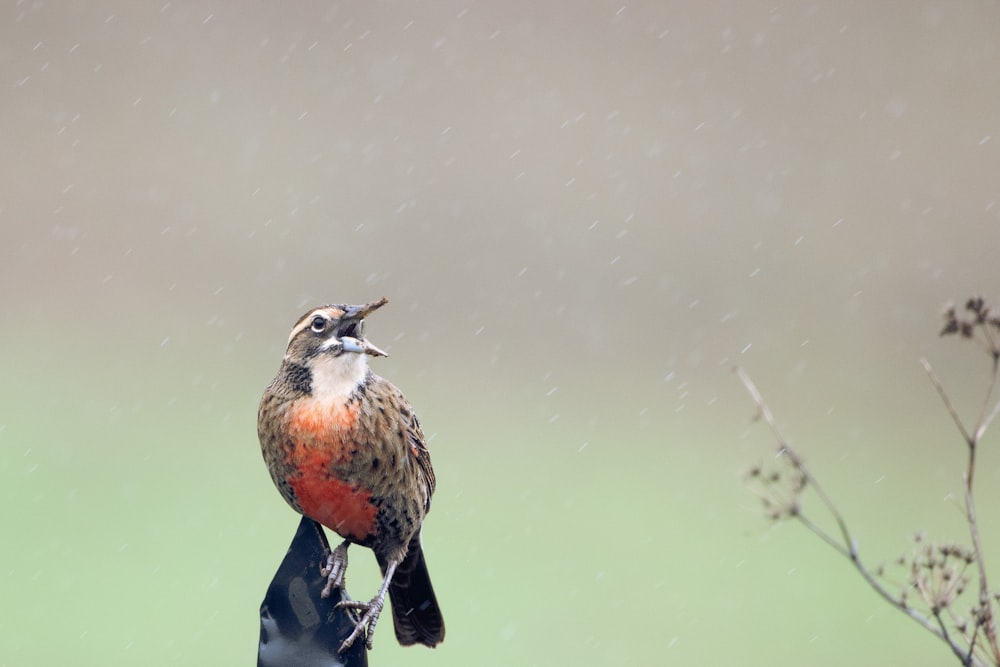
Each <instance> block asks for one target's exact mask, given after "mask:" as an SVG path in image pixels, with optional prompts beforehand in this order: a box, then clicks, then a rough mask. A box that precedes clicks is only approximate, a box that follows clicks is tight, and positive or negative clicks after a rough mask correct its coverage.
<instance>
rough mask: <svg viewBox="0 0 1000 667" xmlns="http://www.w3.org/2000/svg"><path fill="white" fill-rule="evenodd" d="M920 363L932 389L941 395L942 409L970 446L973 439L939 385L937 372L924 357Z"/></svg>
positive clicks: (973, 441)
mask: <svg viewBox="0 0 1000 667" xmlns="http://www.w3.org/2000/svg"><path fill="white" fill-rule="evenodd" d="M920 363H921V364H923V366H924V370H925V371H927V375H928V376H930V378H931V384H933V385H934V389H936V390H937V393H938V396H940V397H941V402H942V403H944V409H945V410H947V411H948V414H949V415H950V416H951V420H952V421H953V422H955V426H957V427H958V430H959V432H960V433H961V434H962V439H963V440H965V444H967V445H969V446H970V447H972V446H973V443H975V440H973V439H972V436H970V435H969V432H968V431H966V430H965V425H964V424H963V423H962V419H961V418H960V417H959V416H958V413H957V412H955V406H953V405H952V404H951V399H950V398H948V394H947V393H946V392H945V390H944V387H943V386H942V385H941V381H940V380H939V379H938V376H937V374H936V373H935V372H934V369H933V368H932V367H931V362H929V361H927V359H926V358H924V357H921V358H920Z"/></svg>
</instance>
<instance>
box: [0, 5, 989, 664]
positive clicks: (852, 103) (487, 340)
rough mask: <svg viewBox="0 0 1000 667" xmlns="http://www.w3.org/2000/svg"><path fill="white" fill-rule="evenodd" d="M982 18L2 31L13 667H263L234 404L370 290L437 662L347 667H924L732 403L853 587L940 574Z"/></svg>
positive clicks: (62, 18)
mask: <svg viewBox="0 0 1000 667" xmlns="http://www.w3.org/2000/svg"><path fill="white" fill-rule="evenodd" d="M998 14H1000V12H998V9H997V8H996V7H995V6H993V5H988V4H987V5H984V4H982V3H977V2H924V3H912V4H898V3H897V4H895V5H892V6H890V5H889V4H886V3H876V4H874V5H873V4H870V3H835V2H805V3H791V4H789V5H775V4H774V3H772V2H756V1H751V2H745V1H731V2H714V3H701V4H696V3H687V2H659V1H656V0H646V1H641V2H634V3H627V4H623V3H621V2H620V1H619V2H601V1H598V2H587V3H581V4H572V5H571V4H569V3H535V2H526V1H515V2H506V3H483V2H480V3H467V2H425V3H406V2H371V3H367V2H366V3H361V2H358V3H239V2H229V3H218V2H195V3H190V2H159V3H130V2H123V1H118V2H73V3H46V2H37V3H35V2H24V3H8V4H7V5H6V6H5V7H3V8H2V9H0V81H2V85H3V90H4V93H3V97H2V103H0V122H2V127H3V131H2V132H0V183H2V185H0V252H2V253H3V254H2V258H3V259H2V261H0V280H2V282H0V289H2V290H3V292H2V294H3V298H2V300H0V327H2V330H0V331H2V335H3V342H4V344H3V346H2V348H0V364H2V369H3V370H2V375H3V382H2V383H0V392H2V395H0V405H2V406H3V407H2V409H0V502H2V507H3V517H4V527H5V530H4V543H5V547H4V548H3V556H2V557H0V599H2V600H3V602H2V604H0V665H57V664H76V665H106V664H141V665H178V664H226V665H250V664H253V663H254V660H255V656H256V646H257V633H258V616H257V611H258V605H259V603H260V600H261V598H262V597H263V594H264V592H265V590H266V587H267V584H268V582H269V581H270V577H271V575H272V574H273V572H274V569H275V568H276V567H277V565H278V563H279V562H280V560H281V558H282V556H283V554H284V552H285V549H286V546H287V544H288V541H289V540H290V539H291V537H292V535H293V533H294V530H295V527H296V523H297V517H296V516H295V515H294V514H293V513H292V512H291V510H289V509H288V507H287V506H286V505H285V503H284V502H283V501H282V500H281V498H280V497H279V496H278V494H277V492H276V491H275V490H274V489H273V487H272V485H271V482H270V479H269V478H268V475H267V472H266V470H265V468H264V466H263V464H262V461H261V459H260V453H259V447H258V444H257V436H256V425H255V424H256V410H257V401H258V399H259V396H260V394H261V392H262V390H263V388H264V386H265V385H266V384H267V382H268V381H269V380H270V379H271V377H272V376H273V374H274V372H275V370H276V369H277V366H278V363H279V360H280V358H281V355H282V353H283V351H284V344H285V339H286V335H287V331H288V329H289V327H290V326H291V324H292V322H293V321H294V320H295V318H297V317H298V316H299V315H300V314H301V313H302V312H303V311H305V310H306V309H308V308H310V307H312V306H314V305H317V304H320V303H327V302H362V301H366V300H371V299H376V298H379V297H381V296H386V297H388V298H389V300H390V305H389V306H388V307H386V308H385V309H383V310H382V311H380V312H379V313H378V314H377V316H375V317H373V318H372V319H371V320H370V321H369V322H368V327H367V331H368V334H369V337H370V338H371V339H372V340H373V341H374V342H375V343H376V344H377V345H379V346H381V347H383V348H385V349H387V350H388V351H389V352H390V353H391V356H390V357H389V358H388V359H380V360H377V361H376V362H375V366H376V370H377V371H378V372H379V373H381V374H383V375H385V376H387V377H388V378H390V379H391V380H393V381H394V382H395V383H396V384H398V385H399V386H400V387H402V388H403V390H404V391H405V392H406V393H407V395H408V397H409V398H410V399H411V401H412V402H413V404H414V405H415V407H416V408H417V411H418V413H419V414H420V416H421V419H422V422H423V424H424V427H425V430H426V431H427V433H428V435H429V437H430V443H429V444H430V447H431V451H432V453H433V458H434V464H435V469H436V471H437V473H438V480H439V484H438V491H437V495H436V496H435V499H434V507H433V511H432V512H431V515H430V518H429V520H428V522H427V524H426V526H425V530H424V542H425V545H426V550H427V556H428V560H429V563H430V567H431V571H432V574H433V577H434V583H435V586H436V588H437V590H438V592H439V596H440V598H441V603H442V607H443V609H444V613H445V618H446V622H447V627H448V636H447V640H446V641H445V643H444V644H443V645H442V646H441V647H440V648H438V649H437V650H435V651H428V650H423V649H420V648H411V649H401V648H399V647H398V646H396V645H395V642H394V641H393V638H392V634H391V630H390V629H389V626H385V627H384V628H383V629H382V630H381V633H380V635H378V636H377V637H376V647H375V650H374V652H373V653H372V655H371V664H373V665H381V664H403V663H406V664H414V665H418V664H419V665H432V664H433V665H460V664H490V665H500V664H591V663H597V662H601V663H609V664H672V665H688V664H691V665H695V664H751V665H758V664H760V665H764V664H766V665H786V664H788V665H793V664H794V665H799V664H810V665H838V666H839V665H844V664H871V665H875V664H909V665H940V664H947V663H948V662H949V661H950V660H952V657H951V656H950V654H949V653H948V652H947V650H946V648H945V647H944V646H943V645H941V644H939V643H937V642H936V640H934V639H933V638H931V637H930V636H928V635H927V634H926V633H924V632H923V631H922V630H920V629H919V628H918V627H917V626H916V625H915V624H913V623H912V622H911V621H909V620H908V619H906V618H904V617H902V616H901V615H900V614H898V613H896V612H894V611H893V610H892V609H890V608H889V607H888V606H887V605H886V604H884V603H883V602H882V601H880V600H879V599H877V598H876V597H875V595H874V594H873V593H872V592H871V591H870V590H868V589H867V588H866V587H865V586H864V585H863V584H862V582H861V581H860V579H858V578H857V577H856V576H855V575H854V574H853V573H852V572H851V571H850V569H849V566H848V565H847V563H846V562H842V561H841V560H839V559H838V557H837V556H836V555H835V554H834V553H833V552H832V551H830V550H829V549H828V548H826V547H824V546H823V545H822V544H820V543H819V542H818V541H817V540H816V539H814V538H812V537H811V536H809V535H808V534H807V533H806V532H805V531H804V530H802V529H800V528H798V527H796V526H793V525H788V526H784V525H779V526H777V527H771V526H769V525H768V524H767V522H766V521H765V520H764V519H763V517H762V516H761V514H760V512H759V511H758V507H757V503H756V502H755V499H754V498H753V496H752V495H751V494H750V493H749V492H748V491H747V490H746V489H745V488H744V486H743V484H742V482H741V474H742V473H743V471H744V470H745V469H746V468H747V467H748V466H749V465H751V464H753V463H756V462H760V461H763V460H767V459H768V458H769V457H770V455H771V441H770V439H769V436H768V434H767V432H766V430H765V429H764V427H763V426H762V425H760V424H754V423H752V421H751V418H752V416H753V412H754V411H753V405H752V403H751V401H750V399H749V398H748V397H747V395H746V394H745V392H744V391H743V389H742V387H741V386H740V384H739V382H738V380H737V379H736V377H735V376H734V375H733V374H732V372H731V368H732V366H733V365H734V364H736V363H738V364H741V365H744V366H745V367H746V368H747V369H748V370H749V372H750V373H751V374H752V375H753V377H754V378H755V379H756V380H757V382H758V384H759V385H760V387H761V389H762V391H764V393H765V395H766V396H767V398H768V399H769V401H770V403H771V405H772V407H773V408H774V410H775V411H776V413H777V414H778V416H779V420H780V421H781V423H782V425H783V426H784V428H785V429H786V433H787V435H789V436H790V437H791V438H792V439H793V441H794V442H796V443H797V444H798V446H799V448H800V449H801V451H802V453H803V454H804V455H805V456H806V458H807V460H808V461H809V463H810V465H812V467H813V470H814V472H815V473H816V474H817V475H819V476H820V478H821V479H823V480H824V481H825V482H826V485H827V488H828V491H829V492H830V493H831V494H832V495H833V496H834V497H836V498H837V499H838V500H839V502H840V505H841V508H842V510H843V512H844V514H845V515H846V516H847V518H848V519H849V520H850V521H851V523H852V525H853V527H854V528H855V530H856V532H857V537H858V539H859V541H860V544H861V549H862V553H863V555H864V556H866V557H867V558H868V559H869V560H870V561H871V562H872V563H873V564H874V563H877V562H879V561H882V560H890V559H892V558H893V557H895V556H896V555H897V554H899V553H900V552H901V551H903V550H905V549H907V548H908V547H909V536H910V535H911V534H912V533H913V532H914V531H916V530H919V529H926V530H927V531H928V532H929V533H930V534H931V535H932V536H935V537H939V538H942V539H947V538H956V539H961V538H964V532H963V526H962V521H961V511H960V505H959V503H958V500H957V499H956V498H958V496H956V493H957V492H958V490H959V475H960V472H961V466H962V461H961V459H962V445H961V442H960V440H959V439H958V437H957V436H956V433H955V432H954V429H953V427H952V425H951V424H950V423H949V422H948V419H947V416H946V414H945V412H944V411H943V409H941V407H940V404H939V402H938V400H937V398H936V396H935V395H934V393H933V390H932V388H931V386H930V384H929V383H928V381H927V379H926V377H925V376H924V374H923V371H922V369H921V368H920V366H919V364H918V359H919V358H920V357H921V356H927V357H928V358H929V359H930V360H931V361H932V362H933V363H934V364H935V366H936V367H937V369H938V371H939V373H940V374H941V376H942V379H943V381H944V382H945V383H946V384H947V385H948V387H949V389H950V390H951V391H952V392H953V398H954V400H955V401H956V403H957V404H958V405H959V409H960V411H961V412H962V414H963V415H964V416H966V417H967V418H971V417H972V415H973V414H974V413H975V410H976V408H977V405H978V404H977V401H978V399H979V396H980V395H981V391H982V389H983V387H984V383H985V377H986V373H985V371H986V363H987V360H986V357H985V355H983V354H982V353H981V352H979V351H978V350H976V349H975V348H974V347H973V346H971V345H961V344H959V343H958V342H956V341H954V340H941V339H939V338H937V336H936V334H937V331H938V328H939V314H940V311H941V308H942V306H943V304H945V302H947V301H948V300H950V299H956V300H961V299H964V298H965V297H967V296H969V295H972V294H977V293H983V294H984V295H985V296H986V297H987V298H992V300H993V302H994V303H995V304H997V305H1000V292H998V290H997V279H998V265H1000V261H998V260H1000V206H997V197H998V196H1000V191H998V189H997V174H998V167H1000V62H998V61H1000V53H998V42H997V38H996V35H997V32H996V25H997V21H998V19H1000V15H998ZM988 442H990V444H991V445H993V444H995V443H996V439H995V438H994V439H993V440H992V441H988ZM994 450H995V447H988V448H987V449H985V450H984V453H983V456H982V459H981V461H980V469H979V473H978V474H979V475H980V476H979V481H980V490H981V492H982V496H981V500H980V503H981V504H980V508H981V509H980V513H981V520H982V522H983V526H984V531H985V533H986V535H985V539H986V547H987V550H989V549H992V553H993V554H994V555H995V556H996V558H994V564H996V561H997V559H1000V543H998V534H997V531H995V530H992V529H993V527H994V526H996V521H997V515H996V513H995V508H996V507H997V504H998V501H1000V493H998V492H997V491H996V489H997V488H998V486H1000V485H998V481H1000V459H998V457H997V455H996V453H995V451H994ZM994 575H995V578H996V577H998V576H1000V570H997V571H994ZM349 584H350V590H351V593H352V594H353V595H354V596H355V597H359V598H361V597H367V596H368V595H371V594H372V593H373V592H374V591H375V589H376V587H377V585H378V575H377V571H376V568H375V565H374V559H373V558H371V557H370V555H368V554H363V553H362V552H361V551H360V550H359V551H358V552H357V554H356V555H354V556H353V557H352V561H351V574H350V577H349Z"/></svg>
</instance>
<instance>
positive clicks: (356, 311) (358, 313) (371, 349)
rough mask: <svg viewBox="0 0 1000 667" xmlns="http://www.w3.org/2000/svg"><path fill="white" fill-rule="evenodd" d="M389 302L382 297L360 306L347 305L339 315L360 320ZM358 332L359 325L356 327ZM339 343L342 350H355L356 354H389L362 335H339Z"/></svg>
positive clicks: (382, 355) (383, 355)
mask: <svg viewBox="0 0 1000 667" xmlns="http://www.w3.org/2000/svg"><path fill="white" fill-rule="evenodd" d="M387 303H389V300H388V299H386V298H385V297H382V298H381V299H379V300H378V301H372V302H371V303H366V304H363V305H360V306H347V308H346V310H345V311H344V315H343V316H342V317H341V319H342V320H347V321H351V320H354V321H356V322H360V321H361V320H363V319H364V318H366V317H368V315H369V314H370V313H373V312H375V311H376V310H378V309H379V308H381V307H382V306H384V305H385V304H387ZM358 330H359V332H360V330H361V327H360V326H359V327H358ZM340 341H341V343H343V345H344V347H343V350H344V352H356V353H358V354H368V355H371V356H373V357H388V356H389V355H388V354H387V353H386V352H384V351H382V350H381V349H379V348H378V347H376V346H375V345H373V344H372V343H370V342H368V341H367V340H365V338H364V337H361V338H355V337H353V336H341V338H340Z"/></svg>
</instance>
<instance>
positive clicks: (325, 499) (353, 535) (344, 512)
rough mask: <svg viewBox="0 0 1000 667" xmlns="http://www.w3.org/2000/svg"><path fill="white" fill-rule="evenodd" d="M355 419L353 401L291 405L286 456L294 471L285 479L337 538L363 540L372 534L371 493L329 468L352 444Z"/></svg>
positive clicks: (304, 508)
mask: <svg viewBox="0 0 1000 667" xmlns="http://www.w3.org/2000/svg"><path fill="white" fill-rule="evenodd" d="M357 420H358V413H357V407H356V406H350V407H344V406H339V405H338V406H330V405H321V404H319V403H318V402H304V403H303V404H302V405H300V406H298V407H297V408H295V409H293V410H290V411H289V414H288V435H289V439H290V440H291V445H292V446H291V448H290V449H289V450H288V452H287V454H286V461H287V462H288V464H289V466H290V467H291V468H292V469H293V470H294V471H295V474H294V475H293V476H292V479H290V480H289V482H290V483H291V487H292V490H293V491H294V492H295V496H296V499H297V500H298V504H299V507H301V508H302V512H303V513H304V514H305V515H306V516H308V517H309V518H310V519H313V520H315V521H318V522H320V523H321V524H323V525H324V526H326V527H327V528H329V529H331V530H333V531H336V532H337V533H338V534H339V535H340V536H341V537H345V538H350V539H354V540H359V541H361V540H364V539H365V538H367V537H370V536H371V535H372V534H374V532H375V514H376V512H377V511H378V508H377V507H376V506H375V505H374V504H372V502H371V497H372V496H371V492H369V491H368V490H366V489H363V488H361V487H360V486H358V485H357V484H351V483H349V482H347V481H345V480H342V479H338V478H337V477H336V476H335V474H334V472H333V466H335V465H336V464H338V463H343V462H344V461H345V460H346V459H347V457H348V456H350V454H351V451H352V450H353V449H354V437H353V432H354V428H355V426H356V424H357Z"/></svg>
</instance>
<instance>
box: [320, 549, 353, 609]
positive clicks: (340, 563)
mask: <svg viewBox="0 0 1000 667" xmlns="http://www.w3.org/2000/svg"><path fill="white" fill-rule="evenodd" d="M346 572H347V541H346V540H345V541H344V542H341V543H340V545H339V546H338V547H337V548H336V549H334V550H333V551H331V552H330V555H329V556H327V559H326V565H325V566H323V567H322V568H321V569H320V571H319V573H320V574H321V575H323V576H324V577H326V586H324V587H323V590H322V591H320V594H319V596H320V597H321V598H328V597H330V593H331V592H332V591H333V589H334V588H343V587H344V574H345V573H346Z"/></svg>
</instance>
